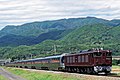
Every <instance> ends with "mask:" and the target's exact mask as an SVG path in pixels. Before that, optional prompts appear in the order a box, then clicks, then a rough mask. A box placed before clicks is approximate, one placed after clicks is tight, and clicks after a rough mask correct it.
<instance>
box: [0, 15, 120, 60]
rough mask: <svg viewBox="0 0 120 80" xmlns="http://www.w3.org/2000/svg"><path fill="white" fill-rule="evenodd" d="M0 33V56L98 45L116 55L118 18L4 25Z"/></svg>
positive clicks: (15, 56)
mask: <svg viewBox="0 0 120 80" xmlns="http://www.w3.org/2000/svg"><path fill="white" fill-rule="evenodd" d="M0 35H1V37H0V46H1V48H0V57H2V58H12V59H27V58H29V57H30V56H31V55H33V57H34V58H35V57H40V56H47V55H53V54H58V53H59V54H60V53H65V52H76V51H80V50H84V49H90V48H101V47H103V48H105V49H110V50H112V51H113V55H120V20H111V21H108V20H104V19H98V18H95V17H87V18H71V19H61V20H55V21H44V22H33V23H28V24H24V25H21V26H9V27H8V26H7V27H5V28H4V29H2V30H1V31H0ZM3 46H4V47H3ZM6 46H7V47H6ZM11 46H12V47H11ZM13 46H14V47H13Z"/></svg>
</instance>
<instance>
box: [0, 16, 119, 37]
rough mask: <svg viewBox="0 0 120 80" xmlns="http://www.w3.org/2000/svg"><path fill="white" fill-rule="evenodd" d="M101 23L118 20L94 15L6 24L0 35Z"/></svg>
mask: <svg viewBox="0 0 120 80" xmlns="http://www.w3.org/2000/svg"><path fill="white" fill-rule="evenodd" d="M96 23H102V24H104V25H108V26H116V25H118V24H119V22H118V21H116V20H113V21H108V20H104V19H100V18H95V17H86V18H70V19H61V20H54V21H43V22H32V23H27V24H23V25H20V26H12V25H9V26H6V27H5V28H3V29H2V30H1V31H0V37H1V36H5V35H8V34H14V35H21V36H39V35H40V34H42V33H45V32H49V31H51V30H68V29H73V28H76V27H81V26H84V25H89V24H96Z"/></svg>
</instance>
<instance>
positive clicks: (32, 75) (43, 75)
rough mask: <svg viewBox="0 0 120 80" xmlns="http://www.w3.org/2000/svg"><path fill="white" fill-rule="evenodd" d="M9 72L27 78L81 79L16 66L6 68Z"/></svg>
mask: <svg viewBox="0 0 120 80" xmlns="http://www.w3.org/2000/svg"><path fill="white" fill-rule="evenodd" d="M6 69H7V70H9V71H10V72H12V73H14V74H16V75H19V76H22V77H24V78H25V79H27V80H83V79H80V78H76V77H75V76H66V75H63V74H56V73H49V72H33V71H27V70H22V69H16V68H6Z"/></svg>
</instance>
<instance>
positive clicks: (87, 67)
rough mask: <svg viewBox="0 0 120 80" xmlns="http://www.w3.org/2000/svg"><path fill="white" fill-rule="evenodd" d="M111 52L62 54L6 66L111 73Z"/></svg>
mask: <svg viewBox="0 0 120 80" xmlns="http://www.w3.org/2000/svg"><path fill="white" fill-rule="evenodd" d="M111 54H112V52H111V51H110V50H101V49H91V50H87V51H81V52H79V53H72V54H71V53H64V54H62V55H56V56H49V57H44V58H37V59H31V60H21V61H17V62H12V63H9V64H6V66H8V67H19V68H31V69H46V70H63V71H69V72H79V73H94V74H98V73H100V72H105V73H106V74H108V73H110V72H111V67H112V56H111Z"/></svg>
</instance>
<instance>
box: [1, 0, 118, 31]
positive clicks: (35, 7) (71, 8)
mask: <svg viewBox="0 0 120 80" xmlns="http://www.w3.org/2000/svg"><path fill="white" fill-rule="evenodd" d="M87 16H91V17H98V18H103V19H108V20H111V19H120V0H0V29H2V28H3V27H5V26H6V25H21V24H24V23H29V22H34V21H45V20H57V19H63V18H80V17H87Z"/></svg>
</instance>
